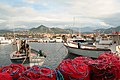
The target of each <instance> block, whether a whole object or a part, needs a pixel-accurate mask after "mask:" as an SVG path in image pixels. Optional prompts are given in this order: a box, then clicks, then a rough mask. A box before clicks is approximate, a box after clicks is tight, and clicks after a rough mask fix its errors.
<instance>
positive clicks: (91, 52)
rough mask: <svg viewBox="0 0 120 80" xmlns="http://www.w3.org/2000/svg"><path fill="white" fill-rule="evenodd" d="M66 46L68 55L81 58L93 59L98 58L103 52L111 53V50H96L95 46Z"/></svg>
mask: <svg viewBox="0 0 120 80" xmlns="http://www.w3.org/2000/svg"><path fill="white" fill-rule="evenodd" d="M73 45H74V46H73ZM64 46H65V47H66V48H67V49H68V53H70V54H75V55H79V56H88V57H92V58H97V57H98V56H99V55H100V54H101V53H103V52H110V51H111V50H110V49H101V48H96V47H95V46H83V45H81V46H80V47H78V45H75V44H72V45H71V44H69V43H64Z"/></svg>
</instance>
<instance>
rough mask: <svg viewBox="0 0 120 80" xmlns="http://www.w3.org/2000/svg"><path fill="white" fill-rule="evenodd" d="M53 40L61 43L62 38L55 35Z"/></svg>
mask: <svg viewBox="0 0 120 80" xmlns="http://www.w3.org/2000/svg"><path fill="white" fill-rule="evenodd" d="M55 41H56V42H58V43H61V42H63V39H62V37H56V38H55Z"/></svg>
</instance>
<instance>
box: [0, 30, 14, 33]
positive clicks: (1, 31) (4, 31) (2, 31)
mask: <svg viewBox="0 0 120 80" xmlns="http://www.w3.org/2000/svg"><path fill="white" fill-rule="evenodd" d="M6 32H12V31H10V30H0V33H6Z"/></svg>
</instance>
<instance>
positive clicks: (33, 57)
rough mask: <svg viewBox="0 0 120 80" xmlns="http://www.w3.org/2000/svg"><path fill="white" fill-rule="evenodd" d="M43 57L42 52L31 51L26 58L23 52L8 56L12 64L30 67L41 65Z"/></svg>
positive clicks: (15, 52)
mask: <svg viewBox="0 0 120 80" xmlns="http://www.w3.org/2000/svg"><path fill="white" fill-rule="evenodd" d="M45 57H46V56H45V55H44V54H43V53H42V51H41V50H40V51H36V50H34V49H31V53H30V55H29V57H27V56H26V54H25V52H23V53H20V52H17V51H14V52H13V53H11V54H10V59H11V62H12V63H21V64H23V63H30V65H42V64H43V63H44V59H45Z"/></svg>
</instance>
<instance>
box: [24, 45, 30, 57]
mask: <svg viewBox="0 0 120 80" xmlns="http://www.w3.org/2000/svg"><path fill="white" fill-rule="evenodd" d="M25 50H26V51H25V53H26V56H27V57H29V53H30V47H29V44H26V47H25Z"/></svg>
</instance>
